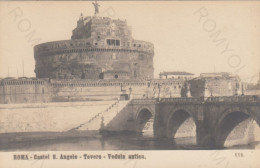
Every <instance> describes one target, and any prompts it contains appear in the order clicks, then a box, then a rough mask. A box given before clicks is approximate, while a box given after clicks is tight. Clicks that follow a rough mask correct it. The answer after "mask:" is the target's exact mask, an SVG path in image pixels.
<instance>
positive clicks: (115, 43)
mask: <svg viewBox="0 0 260 168" xmlns="http://www.w3.org/2000/svg"><path fill="white" fill-rule="evenodd" d="M107 45H110V46H120V40H114V39H107Z"/></svg>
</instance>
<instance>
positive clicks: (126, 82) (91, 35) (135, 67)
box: [0, 2, 241, 103]
mask: <svg viewBox="0 0 260 168" xmlns="http://www.w3.org/2000/svg"><path fill="white" fill-rule="evenodd" d="M93 5H94V8H95V14H94V16H87V17H84V16H83V14H81V15H80V17H79V19H78V21H77V26H76V28H75V29H74V30H73V31H72V36H71V40H62V41H54V42H47V43H43V44H39V45H37V46H35V47H34V58H35V73H36V78H27V77H20V78H18V79H17V78H12V77H7V78H4V79H0V95H1V97H0V103H35V102H60V101H63V102H64V101H90V100H114V99H118V98H121V99H129V98H158V97H189V96H193V97H204V96H209V95H211V96H212V95H213V96H214V95H216V96H219V95H225V96H228V95H234V94H238V91H239V90H241V87H240V85H241V84H240V80H239V78H238V77H234V76H231V75H230V74H228V73H215V74H214V73H209V74H203V75H201V76H200V77H196V78H195V76H194V74H192V73H188V72H180V71H175V72H162V73H160V78H159V79H154V65H153V57H154V46H153V44H152V43H150V42H146V41H141V40H135V39H134V38H133V37H132V30H131V28H130V27H129V26H128V25H127V22H126V20H119V19H111V18H109V17H102V16H100V14H99V7H100V5H99V4H98V3H97V2H95V3H93Z"/></svg>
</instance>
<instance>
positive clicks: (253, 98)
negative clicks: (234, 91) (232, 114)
mask: <svg viewBox="0 0 260 168" xmlns="http://www.w3.org/2000/svg"><path fill="white" fill-rule="evenodd" d="M205 101H206V102H228V103H230V102H236V103H239V102H241V103H260V97H259V96H258V95H250V96H223V97H208V98H207V99H206V100H205Z"/></svg>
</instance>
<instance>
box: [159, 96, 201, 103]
mask: <svg viewBox="0 0 260 168" xmlns="http://www.w3.org/2000/svg"><path fill="white" fill-rule="evenodd" d="M172 102H173V103H202V102H204V98H193V97H191V98H190V97H189V98H188V97H185V98H183V97H179V98H162V99H161V100H160V103H172Z"/></svg>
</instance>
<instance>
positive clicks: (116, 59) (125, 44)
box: [34, 3, 154, 79]
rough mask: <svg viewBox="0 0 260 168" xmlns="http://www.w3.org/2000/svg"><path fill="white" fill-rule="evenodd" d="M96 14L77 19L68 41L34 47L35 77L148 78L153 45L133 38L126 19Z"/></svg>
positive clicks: (97, 8) (151, 75) (149, 77)
mask: <svg viewBox="0 0 260 168" xmlns="http://www.w3.org/2000/svg"><path fill="white" fill-rule="evenodd" d="M93 4H94V7H95V15H94V16H87V17H84V16H83V15H82V14H81V16H80V18H79V20H78V21H77V27H76V28H75V29H74V30H73V31H72V36H71V40H63V41H55V42H48V43H44V44H40V45H37V46H35V48H34V58H35V61H36V67H35V73H36V77H37V78H51V79H151V78H153V72H154V70H153V56H154V47H153V44H152V43H149V42H145V41H140V40H135V39H133V37H132V31H131V28H130V27H129V26H128V25H127V22H126V21H125V20H119V19H118V20H113V19H111V18H108V17H101V16H99V4H98V3H93Z"/></svg>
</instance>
